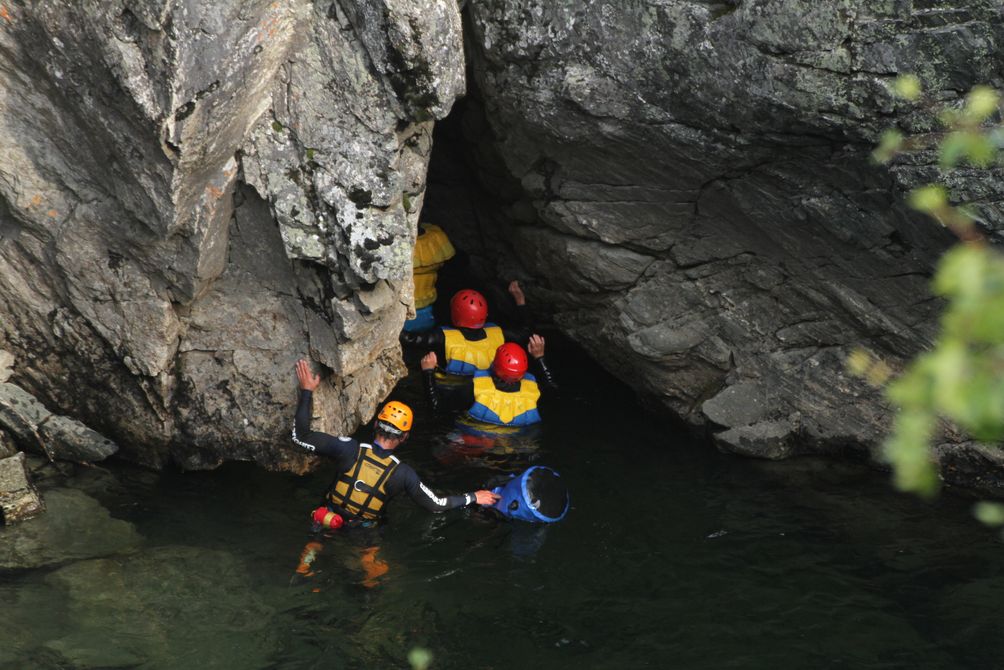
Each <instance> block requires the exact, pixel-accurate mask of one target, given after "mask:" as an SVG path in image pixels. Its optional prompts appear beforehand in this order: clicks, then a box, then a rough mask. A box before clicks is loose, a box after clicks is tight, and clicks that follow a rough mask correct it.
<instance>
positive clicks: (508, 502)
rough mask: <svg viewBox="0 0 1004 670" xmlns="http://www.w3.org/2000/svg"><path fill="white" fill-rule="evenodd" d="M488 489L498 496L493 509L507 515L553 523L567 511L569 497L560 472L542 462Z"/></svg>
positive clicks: (514, 517)
mask: <svg viewBox="0 0 1004 670" xmlns="http://www.w3.org/2000/svg"><path fill="white" fill-rule="evenodd" d="M492 492H493V493H497V494H499V495H500V496H501V498H500V499H499V501H498V502H497V503H495V505H494V506H493V507H494V509H495V510H496V511H498V512H499V513H501V514H502V516H504V517H506V518H508V519H519V520H520V521H530V522H531V523H554V522H555V521H561V520H562V519H563V518H565V515H566V514H568V507H569V504H570V499H569V496H568V488H567V487H566V486H565V482H564V481H563V480H562V479H561V475H559V474H558V473H557V472H555V471H554V470H552V469H551V468H548V467H545V466H543V465H535V466H533V467H532V468H530V469H528V470H525V471H524V472H523V473H522V474H519V475H513V476H512V479H510V480H509V481H508V482H506V484H504V485H503V486H497V487H495V488H494V489H492Z"/></svg>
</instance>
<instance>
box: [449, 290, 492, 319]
mask: <svg viewBox="0 0 1004 670" xmlns="http://www.w3.org/2000/svg"><path fill="white" fill-rule="evenodd" d="M487 318H488V302H487V301H486V300H485V297H484V296H483V295H481V294H480V293H478V292H477V291H475V290H473V289H469V288H468V289H464V290H463V291H458V292H457V294H456V295H455V296H453V299H452V300H450V320H451V321H453V325H454V326H456V327H457V328H480V327H481V326H483V325H485V319H487Z"/></svg>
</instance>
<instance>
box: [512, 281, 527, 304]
mask: <svg viewBox="0 0 1004 670" xmlns="http://www.w3.org/2000/svg"><path fill="white" fill-rule="evenodd" d="M509 295H511V296H512V299H513V300H515V301H516V304H517V305H520V306H522V305H525V304H526V296H525V295H523V289H522V288H521V287H520V285H519V282H518V281H517V280H515V279H513V280H512V281H511V282H509Z"/></svg>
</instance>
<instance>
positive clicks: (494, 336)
mask: <svg viewBox="0 0 1004 670" xmlns="http://www.w3.org/2000/svg"><path fill="white" fill-rule="evenodd" d="M484 331H485V338H484V339H482V340H476V341H471V340H468V339H467V338H465V337H464V334H463V333H462V332H460V331H459V330H457V329H456V328H443V350H444V351H445V352H446V364H445V365H444V366H443V370H445V371H446V373H447V374H451V375H461V376H464V377H470V376H472V375H474V373H476V372H478V371H479V370H487V369H488V368H489V367H491V364H492V360H493V359H494V358H495V350H496V349H498V348H499V347H501V346H502V345H503V344H505V335H504V334H503V333H502V329H501V328H499V327H498V326H496V325H495V324H493V323H486V324H485V325H484Z"/></svg>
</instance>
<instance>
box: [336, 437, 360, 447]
mask: <svg viewBox="0 0 1004 670" xmlns="http://www.w3.org/2000/svg"><path fill="white" fill-rule="evenodd" d="M335 441H336V442H338V444H339V445H344V446H346V447H354V448H358V447H359V440H357V439H356V438H354V437H349V436H348V435H339V436H338V437H336V438H335Z"/></svg>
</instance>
